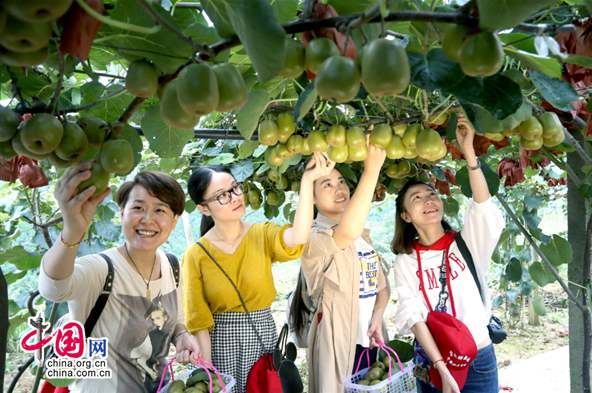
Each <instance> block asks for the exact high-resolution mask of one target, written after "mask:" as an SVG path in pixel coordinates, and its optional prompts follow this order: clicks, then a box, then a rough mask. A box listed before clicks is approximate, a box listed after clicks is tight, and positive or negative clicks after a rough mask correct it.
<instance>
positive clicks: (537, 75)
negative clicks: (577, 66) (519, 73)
mask: <svg viewBox="0 0 592 393" xmlns="http://www.w3.org/2000/svg"><path fill="white" fill-rule="evenodd" d="M529 77H530V79H531V80H532V83H534V85H535V87H536V88H537V90H538V92H539V93H540V94H541V95H542V96H543V98H544V99H545V100H547V101H548V102H549V103H550V104H551V105H553V106H554V107H555V108H557V109H560V110H562V111H570V110H573V106H572V105H571V103H572V102H574V101H577V100H578V99H579V96H578V93H576V91H575V90H574V88H573V87H572V86H571V85H570V84H569V83H567V82H566V81H564V80H562V79H557V78H550V77H548V76H547V75H545V74H543V73H541V72H538V71H531V72H530V73H529Z"/></svg>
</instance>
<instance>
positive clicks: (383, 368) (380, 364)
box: [372, 360, 388, 370]
mask: <svg viewBox="0 0 592 393" xmlns="http://www.w3.org/2000/svg"><path fill="white" fill-rule="evenodd" d="M376 367H378V368H380V369H382V370H385V369H386V367H388V364H387V365H386V366H385V364H384V363H383V362H381V361H380V360H377V361H376V362H375V363H374V364H373V365H372V368H376Z"/></svg>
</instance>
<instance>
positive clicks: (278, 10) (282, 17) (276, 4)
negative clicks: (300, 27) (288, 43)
mask: <svg viewBox="0 0 592 393" xmlns="http://www.w3.org/2000/svg"><path fill="white" fill-rule="evenodd" d="M270 3H271V6H272V7H273V11H274V12H275V15H276V17H277V20H278V22H279V23H288V22H291V21H292V20H294V19H295V18H296V13H297V12H298V0H271V1H270Z"/></svg>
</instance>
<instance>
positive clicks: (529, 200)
mask: <svg viewBox="0 0 592 393" xmlns="http://www.w3.org/2000/svg"><path fill="white" fill-rule="evenodd" d="M541 203H543V199H542V198H540V197H538V196H537V195H533V194H526V195H525V196H524V206H526V208H527V209H529V210H533V209H538V207H539V206H541Z"/></svg>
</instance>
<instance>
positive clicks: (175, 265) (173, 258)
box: [166, 252, 180, 288]
mask: <svg viewBox="0 0 592 393" xmlns="http://www.w3.org/2000/svg"><path fill="white" fill-rule="evenodd" d="M166 256H167V258H168V260H169V263H170V264H171V269H173V276H174V277H175V286H176V287H177V288H179V274H180V273H179V260H178V259H177V257H176V256H174V255H173V254H169V253H168V252H167V254H166Z"/></svg>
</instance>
